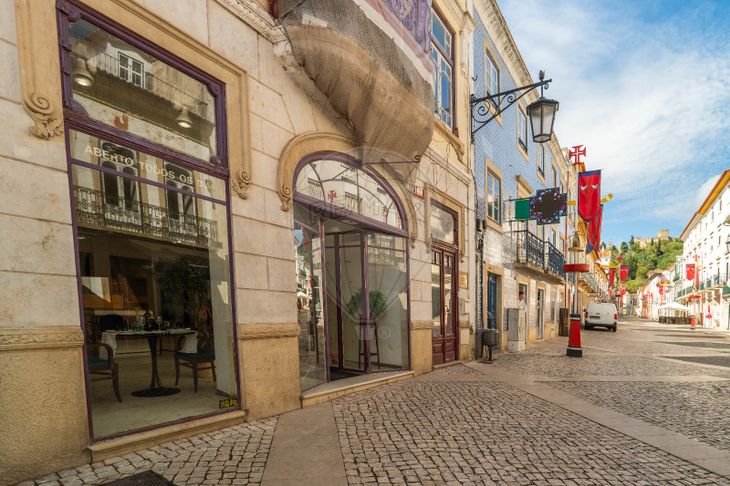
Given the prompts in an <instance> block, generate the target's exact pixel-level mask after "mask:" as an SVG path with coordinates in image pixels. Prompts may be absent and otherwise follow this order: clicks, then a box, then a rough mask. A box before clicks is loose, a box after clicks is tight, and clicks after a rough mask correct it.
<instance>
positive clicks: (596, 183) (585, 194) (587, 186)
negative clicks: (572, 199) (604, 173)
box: [578, 170, 601, 223]
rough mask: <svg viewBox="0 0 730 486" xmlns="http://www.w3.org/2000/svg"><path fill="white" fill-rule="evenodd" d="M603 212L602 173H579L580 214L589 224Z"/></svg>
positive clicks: (597, 171)
mask: <svg viewBox="0 0 730 486" xmlns="http://www.w3.org/2000/svg"><path fill="white" fill-rule="evenodd" d="M600 210H601V171H600V170H590V171H587V172H580V173H578V214H579V215H580V217H581V218H583V220H584V221H585V222H586V223H588V222H590V221H592V220H593V219H594V218H595V217H596V216H598V212H599V211H600Z"/></svg>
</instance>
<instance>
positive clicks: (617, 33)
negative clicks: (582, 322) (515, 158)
mask: <svg viewBox="0 0 730 486" xmlns="http://www.w3.org/2000/svg"><path fill="white" fill-rule="evenodd" d="M499 5H500V8H501V9H502V13H503V15H504V16H505V18H506V20H507V24H508V25H509V27H510V30H511V31H512V36H513V37H514V39H515V42H516V43H517V46H518V47H519V49H520V52H521V53H522V57H523V58H524V60H525V62H526V64H527V66H528V68H529V70H530V72H531V73H532V76H533V78H534V79H537V78H538V71H539V70H540V69H544V70H545V72H546V77H547V78H552V79H553V82H552V83H551V85H550V89H549V90H548V91H546V93H545V94H546V96H549V97H551V98H554V99H556V100H558V101H559V102H560V110H559V112H558V114H557V117H556V121H555V134H556V135H557V137H558V140H559V141H560V144H561V146H563V147H569V146H573V145H579V144H583V145H585V146H586V148H587V157H586V159H585V161H586V165H587V168H588V169H601V170H602V183H603V187H602V189H603V191H602V192H603V195H604V196H605V195H606V194H608V193H609V192H610V193H612V194H613V195H614V198H613V200H611V201H610V202H608V203H606V205H605V206H604V217H603V240H604V241H606V242H613V243H615V244H618V243H620V242H621V241H628V240H629V238H630V237H631V236H632V235H634V236H651V235H655V234H656V232H657V230H659V229H661V228H668V229H669V230H670V232H671V235H672V236H679V234H680V233H681V232H682V230H683V229H684V227H685V226H686V224H687V222H688V221H689V219H690V217H691V216H692V215H693V214H694V212H695V211H696V210H697V209H698V208H699V205H700V204H701V202H702V201H703V200H704V198H705V197H706V196H707V194H708V193H709V190H710V188H711V187H712V185H713V184H714V181H716V180H717V177H718V176H719V174H720V173H721V172H722V171H723V170H724V169H726V168H730V143H728V142H729V141H730V29H728V28H727V26H728V25H730V0H716V1H701V0H697V1H694V0H693V1H686V0H683V1H672V0H664V1H662V0H631V1H613V0H603V1H600V0H552V1H551V0H499Z"/></svg>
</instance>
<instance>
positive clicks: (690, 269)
mask: <svg viewBox="0 0 730 486" xmlns="http://www.w3.org/2000/svg"><path fill="white" fill-rule="evenodd" d="M695 269H696V268H695V264H694V263H688V264H687V265H685V272H686V275H685V276H686V277H687V280H694V279H695Z"/></svg>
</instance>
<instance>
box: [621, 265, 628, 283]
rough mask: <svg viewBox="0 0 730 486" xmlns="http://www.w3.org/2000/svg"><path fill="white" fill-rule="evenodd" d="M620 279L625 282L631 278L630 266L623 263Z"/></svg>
mask: <svg viewBox="0 0 730 486" xmlns="http://www.w3.org/2000/svg"><path fill="white" fill-rule="evenodd" d="M619 279H620V280H621V281H622V282H623V281H625V280H628V279H629V266H628V265H621V272H620V273H619Z"/></svg>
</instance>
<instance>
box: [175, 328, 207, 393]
mask: <svg viewBox="0 0 730 486" xmlns="http://www.w3.org/2000/svg"><path fill="white" fill-rule="evenodd" d="M184 342H185V336H180V337H179V338H178V339H177V346H175V349H176V351H175V385H177V384H178V383H180V367H181V366H184V367H186V368H190V369H191V370H193V391H194V392H195V393H197V392H198V371H201V370H211V372H212V373H213V381H216V376H215V349H213V345H212V344H213V343H211V342H210V339H206V338H202V337H199V338H198V352H197V353H183V352H182V351H181V350H182V347H183V343H184ZM206 364H207V365H208V366H204V367H201V366H200V365H206Z"/></svg>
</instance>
